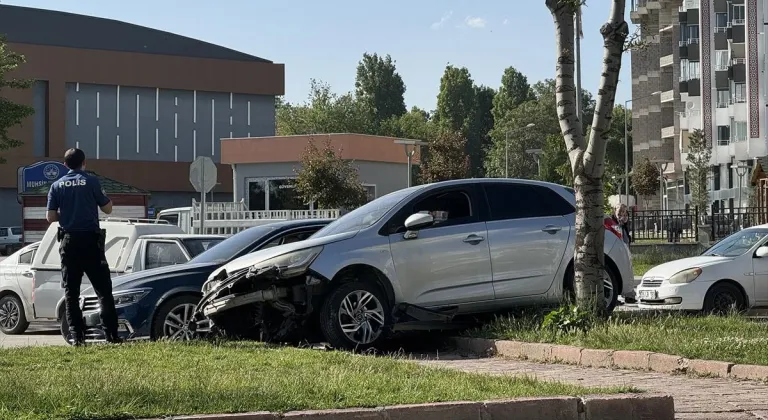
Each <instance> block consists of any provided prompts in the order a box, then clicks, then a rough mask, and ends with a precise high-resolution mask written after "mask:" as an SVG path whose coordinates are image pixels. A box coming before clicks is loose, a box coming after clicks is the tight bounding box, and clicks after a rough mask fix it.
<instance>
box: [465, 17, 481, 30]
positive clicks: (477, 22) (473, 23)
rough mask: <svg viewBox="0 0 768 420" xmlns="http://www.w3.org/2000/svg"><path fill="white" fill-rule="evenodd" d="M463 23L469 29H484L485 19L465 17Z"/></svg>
mask: <svg viewBox="0 0 768 420" xmlns="http://www.w3.org/2000/svg"><path fill="white" fill-rule="evenodd" d="M464 23H466V24H467V26H469V27H470V28H485V19H483V18H481V17H472V16H467V18H466V19H464Z"/></svg>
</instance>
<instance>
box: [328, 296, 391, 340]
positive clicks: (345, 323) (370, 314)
mask: <svg viewBox="0 0 768 420" xmlns="http://www.w3.org/2000/svg"><path fill="white" fill-rule="evenodd" d="M385 319H386V317H385V314H384V307H383V306H382V304H381V302H379V299H377V298H376V296H374V295H373V293H370V292H367V291H365V290H356V291H354V292H351V293H349V294H347V296H345V297H344V299H343V300H342V301H341V307H340V308H339V325H340V326H341V330H342V331H343V332H344V335H346V336H347V338H349V339H350V340H351V341H352V342H354V343H357V344H370V343H373V342H374V341H376V340H377V339H378V338H379V337H380V336H381V334H382V332H383V331H384V323H385Z"/></svg>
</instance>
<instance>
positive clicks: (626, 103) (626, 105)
mask: <svg viewBox="0 0 768 420" xmlns="http://www.w3.org/2000/svg"><path fill="white" fill-rule="evenodd" d="M628 108H629V101H624V200H625V202H626V205H627V208H629V135H628V134H627V109H628Z"/></svg>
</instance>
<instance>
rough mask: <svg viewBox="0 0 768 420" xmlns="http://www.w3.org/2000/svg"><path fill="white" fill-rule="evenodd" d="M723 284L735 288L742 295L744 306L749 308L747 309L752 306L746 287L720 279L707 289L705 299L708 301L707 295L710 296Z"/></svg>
mask: <svg viewBox="0 0 768 420" xmlns="http://www.w3.org/2000/svg"><path fill="white" fill-rule="evenodd" d="M721 284H729V285H731V286H734V287H735V288H736V289H737V290H738V291H739V292H740V293H741V297H742V298H743V299H744V304H745V305H746V306H747V308H748V307H749V306H750V300H749V295H748V294H747V290H746V289H744V286H742V285H741V283H739V282H737V281H736V280H733V279H720V280H718V281H716V282H714V283H712V285H711V286H709V288H707V292H706V293H704V299H705V300H706V298H707V294H709V292H710V290H712V289H714V288H715V287H716V286H718V285H721Z"/></svg>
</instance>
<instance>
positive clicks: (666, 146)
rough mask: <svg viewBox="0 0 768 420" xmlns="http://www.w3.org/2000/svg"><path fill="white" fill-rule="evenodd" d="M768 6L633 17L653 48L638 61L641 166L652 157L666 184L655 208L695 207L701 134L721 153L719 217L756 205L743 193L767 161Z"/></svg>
mask: <svg viewBox="0 0 768 420" xmlns="http://www.w3.org/2000/svg"><path fill="white" fill-rule="evenodd" d="M766 1H768V0H732V1H728V0H635V1H634V2H633V4H632V10H631V12H630V17H631V20H632V23H634V24H635V25H638V26H640V28H641V34H642V38H643V40H644V41H645V43H644V48H642V49H640V50H637V51H633V52H632V110H633V121H632V122H633V133H632V134H633V141H634V144H633V157H634V160H635V161H637V160H638V159H642V158H644V157H648V158H649V159H651V161H653V162H654V163H655V164H656V165H657V166H658V167H659V168H660V169H662V170H663V171H664V178H665V180H664V190H665V191H664V195H663V197H662V201H661V202H660V200H659V197H658V195H657V197H654V198H653V200H652V202H651V203H649V208H661V206H663V208H668V209H679V208H684V207H685V206H686V205H687V203H688V201H689V194H688V193H689V191H688V185H687V182H686V176H685V171H686V169H687V166H688V165H687V156H688V139H689V134H690V133H692V132H693V130H695V129H700V130H703V132H704V134H705V136H706V138H707V142H708V144H710V147H712V159H711V165H712V172H711V176H710V177H709V187H710V190H711V195H710V197H711V200H712V206H713V209H714V210H715V211H717V212H728V211H730V209H732V208H734V207H740V206H746V205H747V194H746V193H744V192H743V188H744V187H745V186H746V185H747V184H748V180H749V176H750V174H751V169H752V167H754V165H755V164H756V163H757V164H760V163H761V162H763V161H764V160H765V157H766V155H767V154H768V148H767V146H766V125H765V106H766V101H765V89H766V87H765V85H766V79H765V74H764V73H765V39H766V38H765V32H764V23H765V22H766V21H767V19H766V16H765V15H764V13H765V12H766V10H768V8H766V7H765V4H766ZM766 163H768V162H766ZM740 185H741V187H740ZM740 196H741V197H742V198H741V199H742V203H741V205H740V204H739V197H740Z"/></svg>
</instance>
